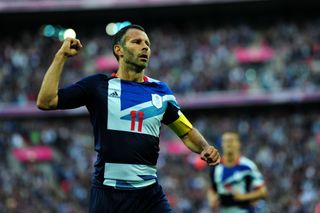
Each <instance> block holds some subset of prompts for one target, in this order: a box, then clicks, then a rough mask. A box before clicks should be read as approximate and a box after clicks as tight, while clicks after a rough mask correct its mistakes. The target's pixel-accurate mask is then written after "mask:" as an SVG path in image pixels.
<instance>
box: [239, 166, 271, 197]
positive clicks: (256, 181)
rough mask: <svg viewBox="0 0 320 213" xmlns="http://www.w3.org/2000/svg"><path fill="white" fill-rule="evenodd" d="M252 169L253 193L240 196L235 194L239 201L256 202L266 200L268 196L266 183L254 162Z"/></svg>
mask: <svg viewBox="0 0 320 213" xmlns="http://www.w3.org/2000/svg"><path fill="white" fill-rule="evenodd" d="M250 167H251V174H250V176H251V178H252V182H251V191H250V192H247V193H244V194H240V193H235V194H234V199H235V200H238V201H256V200H259V199H263V198H266V197H267V195H268V191H267V187H266V185H265V182H264V180H263V176H262V174H261V172H260V171H259V169H258V168H257V166H256V165H255V164H254V163H253V162H252V164H251V165H250Z"/></svg>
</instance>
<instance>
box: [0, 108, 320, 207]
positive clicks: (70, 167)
mask: <svg viewBox="0 0 320 213" xmlns="http://www.w3.org/2000/svg"><path fill="white" fill-rule="evenodd" d="M66 119H67V121H68V125H65V122H66ZM191 120H193V121H194V124H195V125H196V126H197V127H198V128H199V129H200V131H202V132H204V134H205V136H206V137H207V138H208V139H209V140H210V142H212V143H214V144H215V145H216V146H217V147H219V148H220V136H221V133H222V132H223V131H225V130H227V129H231V128H232V129H236V130H238V131H239V132H240V134H241V139H242V144H243V145H242V147H243V148H242V150H243V154H244V155H245V156H247V157H249V158H251V159H253V160H254V161H255V162H256V163H257V165H258V167H259V168H260V170H261V172H262V173H263V175H264V177H265V180H266V183H267V187H268V190H269V197H268V199H267V205H268V208H267V209H268V211H262V212H274V213H278V212H290V213H303V212H306V213H307V212H313V211H314V208H315V205H316V204H317V203H319V202H320V199H319V197H320V185H319V183H320V179H319V178H320V163H319V162H320V161H319V156H320V148H319V146H320V116H319V112H317V111H311V110H310V111H309V112H308V113H302V112H297V113H293V114H290V115H288V114H286V113H282V112H277V111H275V110H273V112H265V113H263V115H262V114H261V113H258V114H254V115H252V114H251V115H249V113H242V114H241V115H240V116H239V115H238V114H237V113H236V112H234V113H232V114H229V113H228V114H225V115H221V114H220V115H217V114H215V113H209V114H207V115H206V116H204V115H202V116H199V115H192V116H191ZM91 131H92V128H91V127H90V124H89V120H88V118H87V117H82V118H81V117H80V118H64V120H61V118H60V119H59V118H52V119H51V120H50V122H49V121H46V120H43V119H39V120H22V121H19V120H17V121H3V122H0V155H1V156H2V160H1V161H0V212H10V213H11V212H12V213H19V212H24V213H25V212H32V213H37V212H39V213H40V212H41V213H45V212H48V213H51V212H52V213H54V212H59V213H73V212H74V213H75V212H77V213H80V212H86V211H87V210H86V209H87V204H88V193H89V188H90V175H91V172H92V171H93V170H92V166H93V162H94V160H95V153H94V152H93V138H92V132H91ZM176 139H177V138H173V133H172V132H171V131H170V130H169V129H167V128H164V130H163V138H162V140H161V147H162V149H161V155H160V158H159V160H158V168H159V173H158V176H159V181H160V183H161V184H162V185H163V187H164V190H165V192H166V193H167V196H168V199H169V201H170V203H171V205H172V206H173V208H174V211H175V212H176V213H209V212H210V209H209V207H208V202H207V200H206V190H207V188H208V187H210V183H209V175H208V167H206V166H203V165H202V164H199V161H198V159H197V158H195V155H194V154H192V153H185V152H184V153H181V154H170V153H169V152H165V151H164V149H163V147H164V145H165V144H166V143H173V142H172V140H176ZM170 141H171V142H170ZM36 145H44V146H49V147H51V149H52V150H53V152H54V155H53V157H52V159H50V160H45V161H43V160H40V159H39V160H37V159H36V158H34V157H33V158H30V159H29V160H28V159H27V160H24V161H21V160H18V158H17V157H16V156H15V155H13V150H14V149H19V148H23V147H32V146H36Z"/></svg>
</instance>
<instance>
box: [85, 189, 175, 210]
mask: <svg viewBox="0 0 320 213" xmlns="http://www.w3.org/2000/svg"><path fill="white" fill-rule="evenodd" d="M89 213H173V211H172V209H171V207H170V205H169V202H168V200H167V198H166V195H165V194H164V192H163V190H162V187H161V186H160V185H159V184H158V183H155V184H153V185H151V186H147V187H145V188H143V189H137V190H119V189H114V188H112V187H106V188H105V187H98V186H92V188H91V195H90V207H89Z"/></svg>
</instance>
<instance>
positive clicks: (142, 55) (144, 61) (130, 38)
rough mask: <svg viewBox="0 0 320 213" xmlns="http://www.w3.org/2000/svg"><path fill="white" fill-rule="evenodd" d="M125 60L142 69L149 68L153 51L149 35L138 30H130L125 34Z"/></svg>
mask: <svg viewBox="0 0 320 213" xmlns="http://www.w3.org/2000/svg"><path fill="white" fill-rule="evenodd" d="M124 39H125V42H124V45H123V60H124V62H126V63H127V64H129V65H133V66H135V67H138V68H140V69H144V68H146V67H147V66H148V63H149V59H150V54H151V49H150V41H149V38H148V36H147V34H146V33H145V32H143V31H141V30H138V29H129V30H128V31H127V32H126V34H125V38H124Z"/></svg>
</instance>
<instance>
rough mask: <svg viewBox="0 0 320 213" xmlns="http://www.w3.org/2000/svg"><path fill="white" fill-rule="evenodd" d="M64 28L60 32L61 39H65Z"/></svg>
mask: <svg viewBox="0 0 320 213" xmlns="http://www.w3.org/2000/svg"><path fill="white" fill-rule="evenodd" d="M64 31H65V30H64V29H61V30H60V31H59V34H58V38H59V40H60V41H64Z"/></svg>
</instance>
